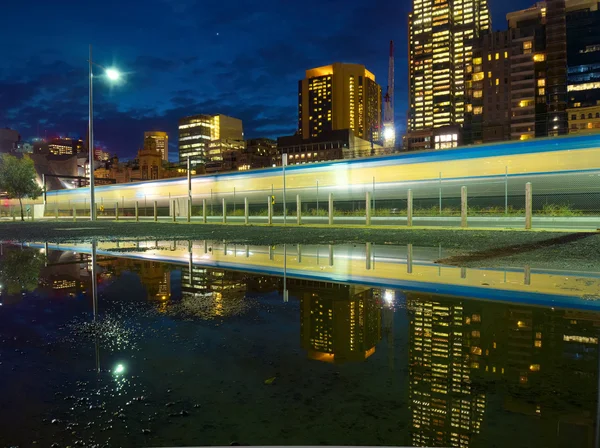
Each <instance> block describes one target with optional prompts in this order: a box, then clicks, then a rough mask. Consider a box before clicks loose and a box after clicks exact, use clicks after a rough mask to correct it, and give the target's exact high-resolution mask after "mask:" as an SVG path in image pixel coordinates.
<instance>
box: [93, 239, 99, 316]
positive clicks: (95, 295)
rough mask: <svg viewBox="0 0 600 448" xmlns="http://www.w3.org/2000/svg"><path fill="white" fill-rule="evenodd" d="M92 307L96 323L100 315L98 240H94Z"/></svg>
mask: <svg viewBox="0 0 600 448" xmlns="http://www.w3.org/2000/svg"><path fill="white" fill-rule="evenodd" d="M92 307H93V313H94V321H95V320H96V316H97V315H98V279H97V277H96V240H95V239H94V240H92Z"/></svg>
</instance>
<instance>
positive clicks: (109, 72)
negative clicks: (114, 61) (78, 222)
mask: <svg viewBox="0 0 600 448" xmlns="http://www.w3.org/2000/svg"><path fill="white" fill-rule="evenodd" d="M88 62H89V65H90V111H89V122H88V131H89V135H88V150H89V155H88V157H89V162H88V163H89V167H90V220H91V221H95V220H96V200H95V197H94V102H93V99H94V95H93V91H94V88H93V81H94V72H93V69H92V68H93V66H94V65H96V66H98V67H100V68H101V69H102V70H104V74H105V75H106V77H107V78H108V79H109V80H110V81H117V80H118V79H119V78H120V77H121V74H120V73H119V72H118V71H117V70H115V69H114V68H106V67H103V66H101V65H100V64H96V63H95V62H93V60H92V45H90V58H89V59H88Z"/></svg>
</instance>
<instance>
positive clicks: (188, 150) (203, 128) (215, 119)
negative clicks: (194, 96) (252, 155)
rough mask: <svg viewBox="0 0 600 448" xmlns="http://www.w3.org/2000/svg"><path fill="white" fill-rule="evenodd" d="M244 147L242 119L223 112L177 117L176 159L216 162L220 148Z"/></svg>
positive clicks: (203, 163)
mask: <svg viewBox="0 0 600 448" xmlns="http://www.w3.org/2000/svg"><path fill="white" fill-rule="evenodd" d="M243 147H244V132H243V129H242V120H240V119H238V118H232V117H228V116H226V115H220V114H219V115H194V116H191V117H185V118H182V119H181V120H179V161H180V162H181V163H187V159H188V158H189V159H190V160H191V163H192V165H193V166H196V165H204V166H209V165H215V164H217V165H219V166H220V162H222V160H223V152H224V151H227V150H231V149H241V148H243Z"/></svg>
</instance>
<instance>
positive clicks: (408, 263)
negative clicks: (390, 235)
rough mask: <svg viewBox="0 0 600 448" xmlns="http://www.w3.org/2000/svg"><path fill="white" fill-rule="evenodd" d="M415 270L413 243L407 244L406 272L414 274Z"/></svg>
mask: <svg viewBox="0 0 600 448" xmlns="http://www.w3.org/2000/svg"><path fill="white" fill-rule="evenodd" d="M412 271H413V245H412V244H408V245H407V246H406V272H407V273H408V274H412Z"/></svg>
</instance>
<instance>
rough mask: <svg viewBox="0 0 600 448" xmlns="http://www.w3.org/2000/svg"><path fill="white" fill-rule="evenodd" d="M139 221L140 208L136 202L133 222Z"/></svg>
mask: <svg viewBox="0 0 600 448" xmlns="http://www.w3.org/2000/svg"><path fill="white" fill-rule="evenodd" d="M139 221H140V206H139V203H138V201H135V222H139Z"/></svg>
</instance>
